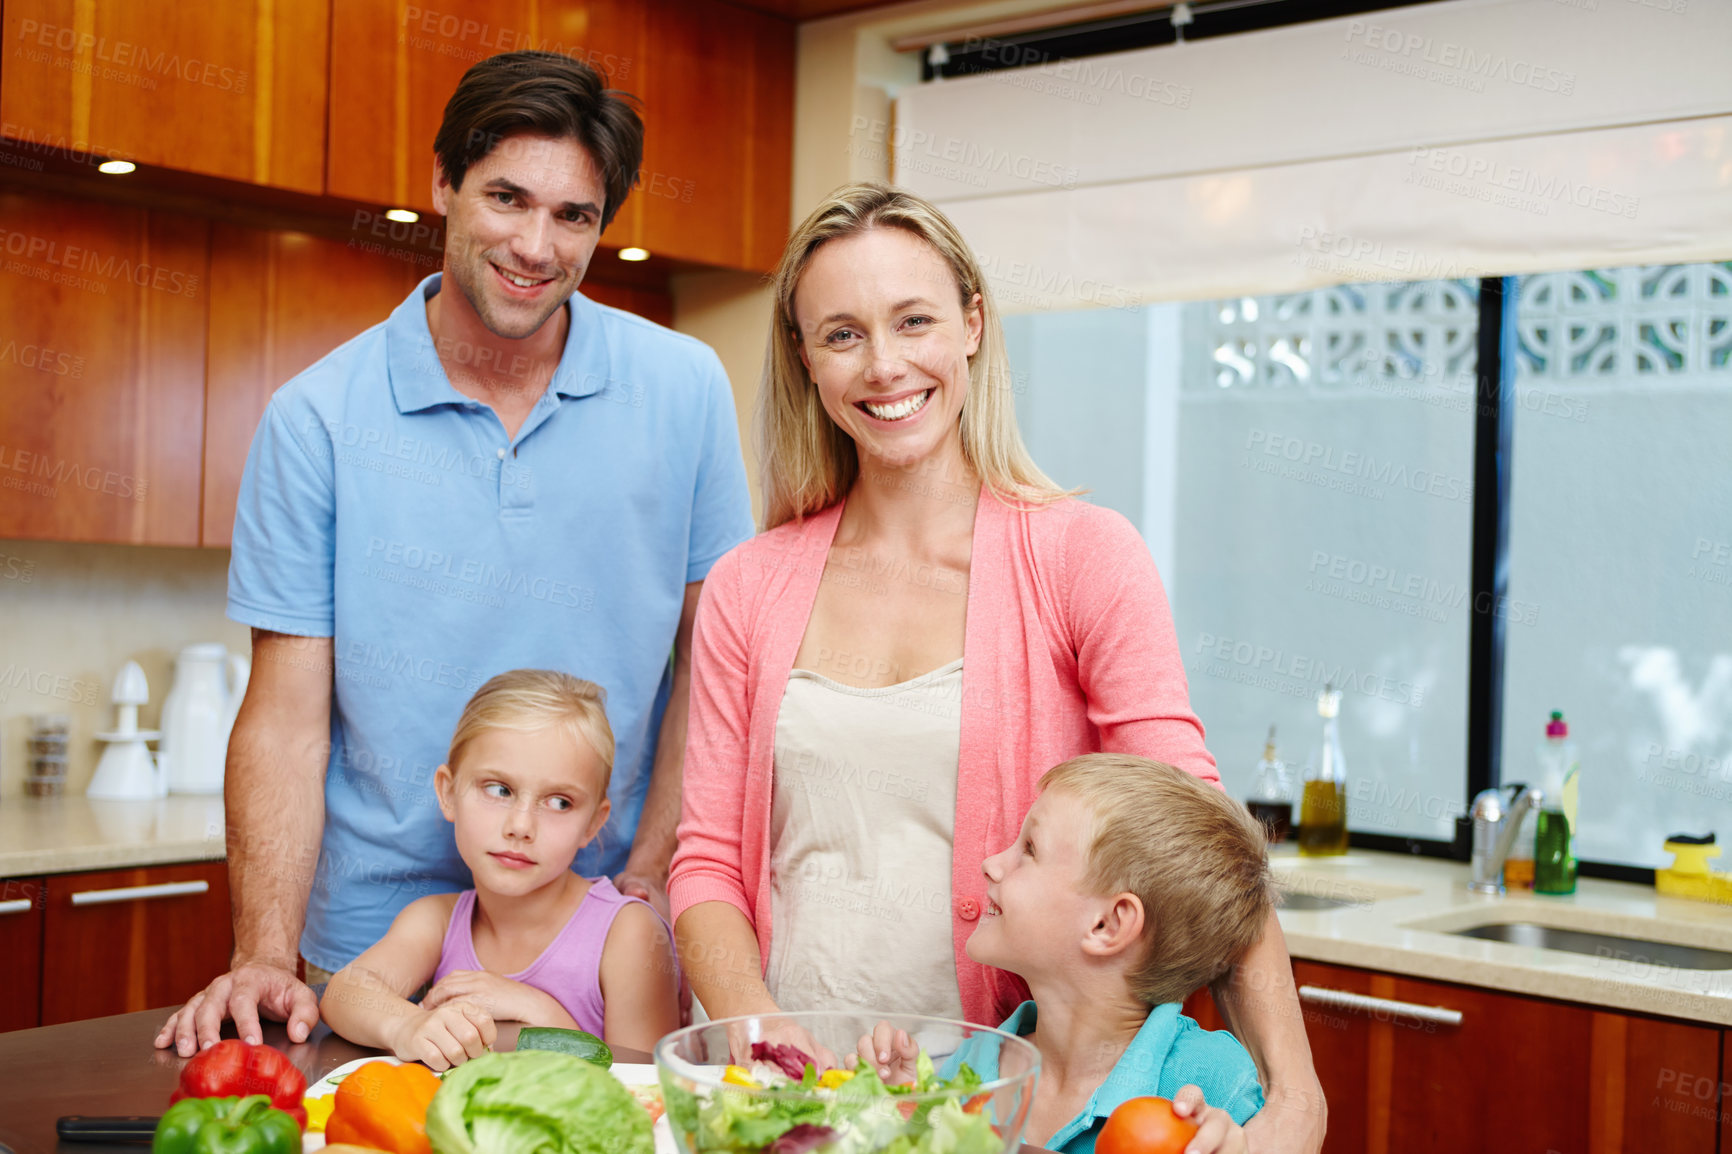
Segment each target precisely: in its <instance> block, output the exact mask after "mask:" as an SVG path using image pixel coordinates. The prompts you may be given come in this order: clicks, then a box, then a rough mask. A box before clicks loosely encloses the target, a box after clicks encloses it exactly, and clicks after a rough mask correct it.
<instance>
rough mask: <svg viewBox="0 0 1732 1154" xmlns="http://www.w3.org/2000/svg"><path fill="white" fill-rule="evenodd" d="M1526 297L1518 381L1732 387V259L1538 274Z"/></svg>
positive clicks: (1526, 284) (1528, 282)
mask: <svg viewBox="0 0 1732 1154" xmlns="http://www.w3.org/2000/svg"><path fill="white" fill-rule="evenodd" d="M1521 291H1522V295H1521V303H1520V305H1519V309H1518V329H1519V332H1520V347H1519V352H1518V356H1517V376H1516V379H1517V380H1518V381H1536V382H1537V381H1541V380H1547V381H1559V382H1562V381H1573V382H1581V383H1593V382H1602V383H1603V382H1611V381H1628V380H1629V379H1630V378H1643V377H1647V378H1667V379H1668V383H1674V384H1682V383H1686V382H1690V381H1692V380H1693V379H1694V378H1698V377H1701V376H1703V375H1704V374H1714V373H1718V374H1721V375H1719V376H1717V377H1713V378H1711V379H1710V380H1708V381H1707V382H1705V383H1710V384H1718V385H1720V386H1721V387H1725V386H1726V385H1727V383H1728V381H1729V378H1727V377H1726V376H1725V375H1723V374H1724V370H1725V369H1726V368H1727V365H1728V362H1729V359H1732V261H1726V262H1721V263H1717V264H1694V265H1675V264H1668V265H1644V266H1640V267H1634V268H1613V269H1592V270H1589V271H1586V272H1554V273H1540V274H1538V275H1535V276H1527V277H1523V278H1522V280H1521ZM1656 383H1658V382H1657V381H1656Z"/></svg>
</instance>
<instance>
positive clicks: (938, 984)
mask: <svg viewBox="0 0 1732 1154" xmlns="http://www.w3.org/2000/svg"><path fill="white" fill-rule="evenodd" d="M961 745H962V661H961V659H960V658H958V659H957V660H955V661H953V662H951V663H950V664H949V665H945V666H941V667H940V668H938V669H934V670H933V671H932V672H930V673H927V674H924V675H923V676H920V677H916V678H914V679H913V680H912V681H904V682H902V683H900V684H898V685H891V686H887V687H885V688H883V689H861V688H858V687H856V686H852V685H843V684H841V683H840V682H836V681H831V680H830V679H829V678H827V677H823V676H821V675H819V674H817V673H813V672H811V671H810V670H806V669H796V670H794V671H793V672H792V673H791V674H790V675H789V677H788V686H787V689H786V690H785V691H784V692H783V695H782V705H781V709H780V710H779V712H778V713H777V717H776V750H775V771H774V774H773V782H774V784H773V786H772V790H771V797H772V801H771V811H770V885H771V896H770V917H771V926H770V959H769V966H768V969H767V971H766V974H765V981H766V983H767V984H768V986H769V988H770V996H771V997H773V998H775V999H776V1005H778V1006H779V1007H781V1008H782V1009H784V1010H847V1009H868V1010H879V1011H894V1012H899V1013H912V1014H936V1015H939V1016H942V1017H947V1018H960V1017H962V995H961V993H960V991H959V990H958V988H957V984H956V955H955V947H954V945H953V944H952V939H951V913H950V871H951V857H952V847H953V838H954V835H955V832H956V764H957V757H958V754H959V752H960V750H961Z"/></svg>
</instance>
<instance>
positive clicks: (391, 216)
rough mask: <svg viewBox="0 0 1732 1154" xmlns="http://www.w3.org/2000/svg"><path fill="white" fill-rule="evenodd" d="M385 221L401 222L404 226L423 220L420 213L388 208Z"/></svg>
mask: <svg viewBox="0 0 1732 1154" xmlns="http://www.w3.org/2000/svg"><path fill="white" fill-rule="evenodd" d="M385 219H386V220H400V221H402V222H403V223H404V224H414V223H415V222H416V221H418V220H420V219H421V214H420V213H418V212H410V211H409V210H408V209H406V208H388V209H386V210H385Z"/></svg>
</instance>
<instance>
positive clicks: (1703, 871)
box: [1654, 841, 1732, 904]
mask: <svg viewBox="0 0 1732 1154" xmlns="http://www.w3.org/2000/svg"><path fill="white" fill-rule="evenodd" d="M1666 850H1667V852H1669V853H1671V854H1672V855H1673V857H1672V865H1671V867H1670V868H1668V869H1657V870H1655V871H1654V888H1655V889H1656V890H1658V891H1659V892H1661V893H1663V894H1672V895H1674V896H1675V897H1681V898H1695V899H1696V900H1698V901H1704V902H1725V903H1728V904H1732V874H1726V873H1720V872H1718V871H1716V870H1712V869H1709V868H1708V859H1709V858H1717V857H1719V856H1720V847H1719V846H1717V845H1698V844H1695V843H1693V842H1682V841H1669V842H1667V843H1666Z"/></svg>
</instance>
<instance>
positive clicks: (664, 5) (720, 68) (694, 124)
mask: <svg viewBox="0 0 1732 1154" xmlns="http://www.w3.org/2000/svg"><path fill="white" fill-rule="evenodd" d="M641 2H642V3H644V4H645V6H646V8H647V10H648V12H649V19H650V25H649V26H650V28H651V29H653V32H654V39H653V41H651V42H650V43H649V44H648V45H647V46H646V47H647V48H648V51H647V52H646V53H645V56H646V57H647V59H646V60H645V61H644V64H643V67H642V69H641V79H639V80H638V81H637V82H636V84H637V85H638V86H635V87H634V86H632V85H626V86H624V87H628V88H631V90H632V91H635V92H637V93H638V94H639V95H640V96H641V97H642V98H643V101H644V127H645V134H644V165H643V178H642V183H641V184H640V185H639V187H638V189H637V191H636V192H635V193H633V194H632V201H633V202H635V203H636V206H637V215H636V216H635V218H633V219H632V220H629V221H626V222H625V225H626V227H624V228H622V229H620V234H621V235H620V237H619V239H618V241H617V243H619V244H622V245H624V244H636V245H641V246H643V247H644V248H647V249H649V250H650V251H651V252H652V253H655V254H657V255H658V256H659V255H666V256H670V257H675V258H678V259H680V260H689V261H697V262H700V263H702V264H709V265H719V266H722V267H725V268H740V269H751V270H753V271H760V272H769V271H771V270H773V269H774V268H775V267H776V264H777V262H778V261H779V260H780V259H781V256H782V247H783V245H784V244H785V243H786V241H787V239H788V215H789V212H790V211H791V209H790V205H791V203H792V197H793V152H794V149H793V141H794V89H793V78H794V26H793V25H792V24H791V23H790V22H788V21H786V20H782V19H780V18H778V17H775V16H770V15H767V14H765V13H762V12H752V11H746V10H743V9H740V8H736V7H734V6H733V5H731V4H726V3H721V2H720V0H641ZM610 239H611V238H610Z"/></svg>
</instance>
